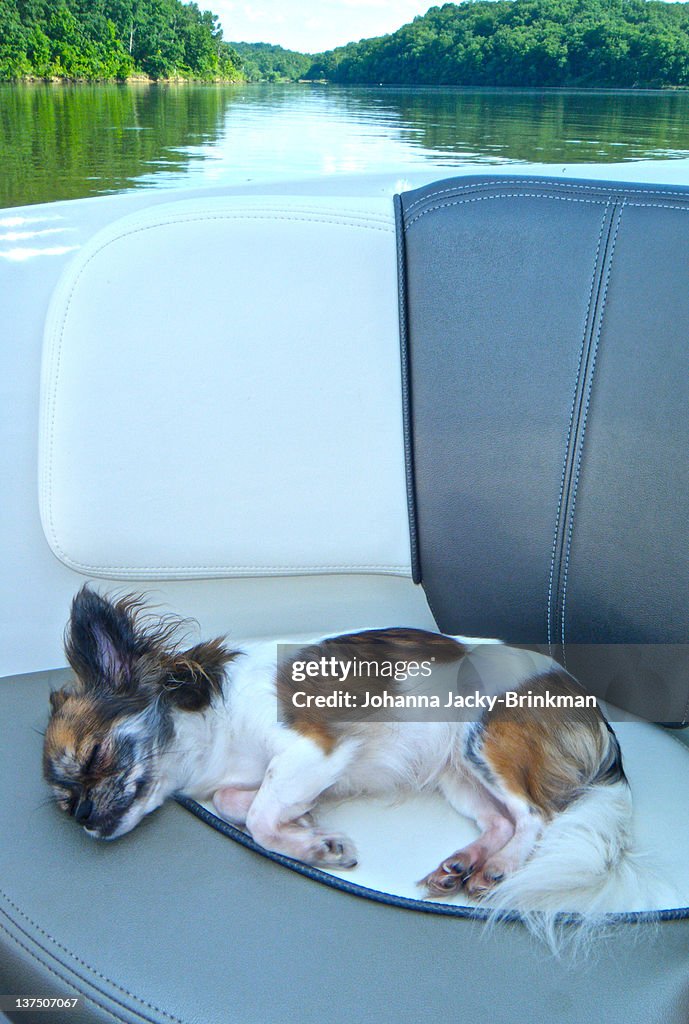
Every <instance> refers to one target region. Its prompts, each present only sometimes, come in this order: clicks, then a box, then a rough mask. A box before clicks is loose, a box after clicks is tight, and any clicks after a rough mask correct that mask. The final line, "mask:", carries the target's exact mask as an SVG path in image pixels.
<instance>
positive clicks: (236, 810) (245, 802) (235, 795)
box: [213, 786, 258, 825]
mask: <svg viewBox="0 0 689 1024" xmlns="http://www.w3.org/2000/svg"><path fill="white" fill-rule="evenodd" d="M257 792H258V790H257V789H240V788H239V787H238V786H223V788H222V789H217V790H216V791H215V793H214V794H213V806H214V807H215V809H216V811H217V812H218V814H219V815H220V817H221V818H224V819H225V821H229V822H231V823H232V824H233V825H244V824H246V817H247V814H248V813H249V808H250V807H251V805H252V803H253V802H254V799H255V797H256V794H257Z"/></svg>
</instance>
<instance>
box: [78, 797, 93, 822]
mask: <svg viewBox="0 0 689 1024" xmlns="http://www.w3.org/2000/svg"><path fill="white" fill-rule="evenodd" d="M92 810H93V801H92V800H88V799H86V800H81V801H80V802H79V804H78V806H77V809H76V810H75V812H74V817H75V818H76V819H77V821H78V822H79V824H80V825H83V824H84V822H86V821H88V820H89V818H90V817H91V811H92Z"/></svg>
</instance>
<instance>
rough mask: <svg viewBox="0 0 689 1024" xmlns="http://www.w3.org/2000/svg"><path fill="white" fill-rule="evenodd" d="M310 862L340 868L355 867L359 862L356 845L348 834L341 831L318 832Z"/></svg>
mask: <svg viewBox="0 0 689 1024" xmlns="http://www.w3.org/2000/svg"><path fill="white" fill-rule="evenodd" d="M309 863H310V864H316V865H329V866H330V867H338V868H354V867H356V865H357V863H358V861H357V853H356V847H355V846H354V843H353V842H352V840H351V839H349V838H348V836H344V835H341V834H340V833H328V834H325V833H323V834H319V833H316V835H315V836H314V842H313V846H312V849H311V851H310V857H309Z"/></svg>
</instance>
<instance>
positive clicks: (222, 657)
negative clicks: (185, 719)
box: [163, 637, 237, 711]
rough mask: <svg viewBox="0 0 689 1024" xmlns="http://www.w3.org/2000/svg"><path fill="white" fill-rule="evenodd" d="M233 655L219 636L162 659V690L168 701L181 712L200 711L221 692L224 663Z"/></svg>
mask: <svg viewBox="0 0 689 1024" xmlns="http://www.w3.org/2000/svg"><path fill="white" fill-rule="evenodd" d="M236 656H237V652H236V651H231V650H229V648H227V647H226V646H225V644H224V642H223V639H222V638H221V637H219V638H217V639H216V640H206V641H205V642H204V643H201V644H197V645H196V646H195V647H190V648H189V650H188V651H183V652H181V653H179V654H173V655H171V656H170V657H169V658H166V659H165V682H164V683H163V689H164V692H165V694H166V696H167V698H168V700H169V702H170V703H171V704H173V705H174V706H175V707H177V708H179V709H180V710H181V711H203V710H204V709H205V708H207V707H208V706H209V705H210V703H211V701H212V700H213V697H215V696H216V695H218V694H220V693H221V692H222V684H223V680H224V677H225V665H227V663H228V662H229V661H232V659H233V658H236Z"/></svg>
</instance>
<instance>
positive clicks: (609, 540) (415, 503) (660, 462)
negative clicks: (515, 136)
mask: <svg viewBox="0 0 689 1024" xmlns="http://www.w3.org/2000/svg"><path fill="white" fill-rule="evenodd" d="M400 208H401V218H400V232H401V235H402V238H403V262H404V271H405V284H406V301H405V313H406V318H405V320H404V322H403V326H404V327H405V338H404V342H405V344H404V354H405V357H406V362H407V373H408V379H409V385H408V390H407V396H406V397H407V405H408V413H407V423H408V431H409V433H408V439H407V458H408V468H409V473H410V476H411V483H410V490H411V492H412V504H411V511H412V515H413V533H414V544H413V548H414V549H415V551H416V552H417V556H416V563H415V566H414V571H415V577H416V578H417V579H420V580H421V581H422V583H423V586H424V589H425V591H426V594H427V596H428V599H429V603H430V605H431V608H432V610H433V612H434V615H435V617H436V620H437V622H438V624H439V626H440V627H441V628H442V629H443V630H445V631H446V632H450V633H453V632H466V633H469V634H470V635H471V634H474V635H485V629H486V623H487V622H488V623H489V624H490V630H491V635H495V636H499V637H501V638H502V639H505V640H507V641H509V642H512V643H517V644H543V645H546V646H547V647H548V648H549V649H550V650H551V651H552V652H553V653H554V654H555V656H556V657H558V658H559V659H560V660H561V661H564V662H565V663H566V664H567V667H568V668H569V669H570V670H571V671H573V672H574V674H575V675H577V676H578V677H579V678H580V679H582V681H584V682H585V683H586V684H587V685H588V686H589V687H590V688H591V689H592V690H594V692H597V693H598V694H599V695H600V696H603V697H607V698H608V699H609V700H611V701H612V702H613V703H617V704H619V705H621V706H625V707H627V708H628V709H630V710H632V711H634V712H635V713H637V714H639V715H642V716H646V717H648V718H650V719H652V720H655V721H665V722H682V721H686V720H687V709H688V708H689V647H688V646H687V641H689V630H688V628H687V621H688V620H687V614H686V609H687V606H688V604H689V519H688V518H687V515H686V509H687V506H688V505H689V462H688V460H687V451H689V417H687V415H686V410H687V408H689V374H687V372H686V369H687V338H688V337H689V189H681V188H680V189H677V188H670V187H658V188H655V187H651V186H648V187H646V186H637V185H619V184H611V183H606V182H591V181H589V182H586V181H570V180H558V179H549V178H526V177H521V178H514V179H510V178H509V177H494V178H490V177H467V178H457V179H450V180H448V181H441V182H437V183H435V184H433V185H429V186H426V187H424V188H421V189H417V190H415V191H412V192H406V193H404V194H403V195H402V196H401V199H400Z"/></svg>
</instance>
